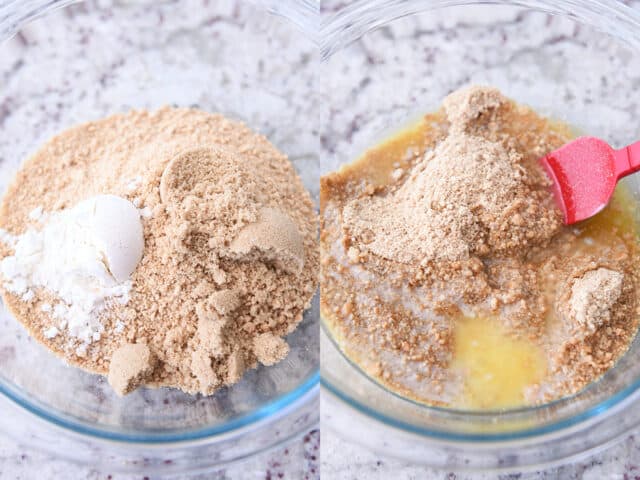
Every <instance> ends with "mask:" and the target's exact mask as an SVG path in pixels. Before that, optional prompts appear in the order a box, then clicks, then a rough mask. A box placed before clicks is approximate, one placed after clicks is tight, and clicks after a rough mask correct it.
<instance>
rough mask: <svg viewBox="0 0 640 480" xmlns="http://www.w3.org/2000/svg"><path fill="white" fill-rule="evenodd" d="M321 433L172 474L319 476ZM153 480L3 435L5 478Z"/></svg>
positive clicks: (194, 479)
mask: <svg viewBox="0 0 640 480" xmlns="http://www.w3.org/2000/svg"><path fill="white" fill-rule="evenodd" d="M319 443H320V433H319V431H318V430H313V431H311V432H309V433H307V434H306V435H304V436H303V437H302V438H300V439H298V440H294V441H293V442H291V444H290V445H287V446H286V447H283V448H278V449H276V450H274V451H272V452H269V453H265V454H262V455H258V456H256V457H254V458H252V459H250V460H247V461H243V462H241V463H239V464H234V465H231V466H229V467H225V468H220V469H214V470H212V471H211V472H208V473H203V474H198V475H191V476H172V477H171V478H172V479H178V480H182V479H184V480H187V479H189V480H214V479H215V480H235V479H245V478H246V479H260V480H263V479H264V480H279V479H295V480H299V479H300V480H301V479H308V480H314V479H317V478H319V476H318V472H319V463H320V460H319ZM36 478H37V479H41V480H58V479H59V480H143V479H149V480H153V479H155V478H161V477H157V476H153V475H152V476H147V475H145V472H144V469H143V468H141V469H140V472H139V473H135V474H116V473H112V472H110V471H109V470H108V469H103V470H97V469H95V468H93V467H91V466H86V465H85V466H83V465H76V464H73V463H69V462H66V461H64V460H60V459H59V458H56V457H54V456H53V455H49V454H46V453H43V452H39V451H34V450H33V448H31V447H29V445H28V444H23V443H14V442H13V441H12V440H10V439H9V438H7V437H6V436H2V435H0V479H2V480H5V479H6V480H14V479H15V480H32V479H36Z"/></svg>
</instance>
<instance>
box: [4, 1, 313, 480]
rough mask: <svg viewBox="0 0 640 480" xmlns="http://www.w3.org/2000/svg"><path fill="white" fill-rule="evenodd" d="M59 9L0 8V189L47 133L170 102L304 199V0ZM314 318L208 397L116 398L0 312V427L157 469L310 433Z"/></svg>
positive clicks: (218, 459) (82, 454)
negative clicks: (216, 121) (228, 129)
mask: <svg viewBox="0 0 640 480" xmlns="http://www.w3.org/2000/svg"><path fill="white" fill-rule="evenodd" d="M70 3H72V2H69V1H45V0H30V1H10V2H8V3H7V2H4V3H3V5H2V6H0V41H2V43H1V44H0V84H1V85H2V88H1V89H0V194H1V193H2V192H3V191H4V189H5V188H6V186H7V183H8V182H9V181H10V180H11V178H12V176H13V173H14V172H15V170H16V169H17V168H18V167H19V166H20V164H21V162H22V160H23V159H24V158H25V157H26V156H27V155H28V154H29V153H30V152H33V151H34V150H35V149H36V148H37V147H38V146H39V145H40V144H41V143H42V142H43V141H45V140H46V139H47V138H48V137H49V136H51V135H52V134H54V133H56V132H58V131H59V130H62V129H64V128H66V127H69V126H72V125H74V124H77V123H80V122H84V121H88V120H92V119H97V118H100V117H102V116H105V115H107V114H110V113H114V112H119V111H126V110H129V109H131V108H147V109H154V108H157V107H160V106H162V105H166V104H171V105H178V106H194V107H198V108H201V109H203V110H207V111H212V112H216V111H217V112H222V113H224V114H226V115H227V116H229V117H232V118H237V119H240V120H243V121H245V122H246V123H247V124H248V125H250V126H251V127H252V128H253V129H255V130H257V131H259V132H261V133H263V134H265V135H266V136H267V137H268V138H269V139H270V140H271V141H272V142H273V143H274V144H275V145H276V146H277V147H279V148H280V149H281V150H282V151H284V152H285V153H287V154H288V155H289V156H290V158H291V161H292V162H293V163H294V165H295V167H296V169H297V171H298V172H299V174H300V175H301V177H302V179H303V181H304V183H305V185H306V186H307V188H308V189H309V190H310V191H311V193H312V195H313V197H314V199H315V200H316V201H317V196H318V155H317V152H318V140H317V134H316V133H314V129H313V128H310V127H309V124H307V123H306V122H300V121H299V119H301V118H313V112H315V111H316V110H317V109H318V108H317V104H318V97H317V95H315V89H314V85H315V78H316V76H315V73H316V71H315V69H316V67H317V64H318V53H317V51H318V49H317V45H316V43H315V34H316V30H315V29H314V27H313V26H314V15H316V14H317V11H316V9H315V7H314V4H313V2H296V1H292V2H281V1H273V2H268V1H263V2H246V1H245V2H243V1H219V2H201V1H188V0H185V1H162V2H159V1H155V0H127V1H125V0H113V1H111V0H106V1H91V2H84V3H79V4H74V5H69V4H70ZM67 5H68V6H67ZM61 7H65V8H61ZM54 10H55V11H54ZM269 12H271V13H275V14H277V15H272V14H270V13H269ZM36 17H38V19H37V20H34V18H36ZM288 19H290V20H288ZM318 323H319V314H318V306H317V299H316V302H315V303H314V306H313V308H311V309H310V310H309V311H307V312H306V314H305V316H304V320H303V322H302V324H301V325H300V326H299V327H298V329H297V330H296V331H295V332H294V333H292V334H291V335H290V336H288V337H287V341H288V342H289V344H290V346H291V353H290V354H289V355H288V357H287V358H286V359H285V360H284V361H283V362H281V363H279V364H278V365H276V366H273V367H269V368H265V367H261V368H259V369H257V370H254V371H251V372H249V373H248V374H247V375H246V376H245V377H244V379H243V380H242V381H241V382H239V383H238V384H236V385H234V386H233V387H231V388H226V389H223V390H221V391H220V392H218V393H217V394H216V395H213V396H210V397H202V396H189V395H186V394H183V393H181V392H179V391H176V390H171V389H158V390H153V389H140V390H138V391H136V392H134V393H132V394H131V395H129V396H127V397H126V398H123V399H120V398H118V397H117V396H116V395H115V394H114V393H113V392H112V391H111V389H110V388H109V387H108V385H107V384H106V382H105V380H104V379H103V378H101V377H99V376H96V375H90V374H87V373H83V372H81V371H80V370H77V369H75V368H71V367H68V366H66V365H65V364H64V363H63V362H62V361H61V360H59V359H57V358H56V357H54V356H53V355H51V354H50V353H49V352H48V351H46V350H45V349H44V348H43V347H41V346H40V345H39V344H38V343H37V342H35V341H34V340H32V339H30V338H29V337H28V335H27V334H26V332H25V330H24V329H23V328H22V326H21V325H20V324H19V323H18V322H17V321H16V320H15V319H14V318H12V317H11V316H10V315H8V313H7V312H6V310H5V309H4V308H0V411H2V415H0V430H3V431H6V432H8V433H10V434H15V435H17V436H19V438H20V439H24V438H26V437H24V435H30V437H29V438H30V439H31V440H30V445H31V446H40V447H43V448H46V449H49V450H53V451H54V452H55V453H56V454H58V455H60V456H63V457H69V458H72V459H75V460H79V461H83V462H87V463H89V462H90V463H91V464H94V465H97V466H99V465H100V463H101V462H104V463H105V464H109V466H110V468H111V469H115V470H126V469H129V468H135V467H136V466H139V464H140V463H139V462H140V461H141V459H144V464H145V466H146V468H147V470H148V471H149V472H150V473H152V472H153V471H154V468H157V469H159V470H161V471H162V473H163V474H168V473H171V472H177V471H181V472H182V471H186V470H201V469H206V468H207V467H210V466H212V465H219V464H222V463H225V462H230V461H234V460H238V459H241V458H244V457H246V456H249V455H252V454H254V453H256V452H258V451H262V450H264V449H266V448H269V447H272V446H274V445H277V444H280V443H282V442H284V441H287V440H288V439H290V438H292V437H293V436H296V435H298V434H300V433H303V432H306V431H308V430H309V429H311V428H313V427H314V426H315V425H316V424H317V421H318V392H319V386H318V381H319V374H318V368H319V328H318ZM27 411H28V412H31V413H27ZM32 414H34V415H35V416H34V415H32Z"/></svg>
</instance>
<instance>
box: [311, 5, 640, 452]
mask: <svg viewBox="0 0 640 480" xmlns="http://www.w3.org/2000/svg"><path fill="white" fill-rule="evenodd" d="M587 3H588V5H586V4H587ZM479 5H482V6H486V7H491V6H509V7H521V8H529V9H531V10H534V11H538V12H543V13H550V14H555V15H562V16H565V17H566V16H570V17H571V18H572V19H573V20H574V21H576V22H580V23H583V24H587V25H589V26H591V27H593V28H596V29H597V30H600V31H602V32H603V33H606V34H608V35H610V36H612V37H614V38H615V39H616V41H618V42H619V43H622V44H627V45H629V46H630V47H631V48H633V49H635V50H640V33H639V32H640V10H634V9H632V8H630V7H629V6H627V5H624V4H622V3H621V2H618V1H616V0H592V1H591V2H581V1H579V0H512V1H509V0H407V1H401V0H355V1H354V2H352V3H350V4H349V5H348V6H347V7H345V8H344V9H342V10H338V11H336V12H335V13H333V14H329V15H325V18H323V20H322V25H321V36H320V38H321V43H320V49H321V55H322V60H323V61H325V62H326V61H328V60H330V57H331V56H332V55H334V54H336V53H338V52H340V51H341V50H343V49H344V48H346V47H347V46H348V45H350V44H351V43H353V42H355V41H357V40H358V39H359V38H360V37H362V36H363V35H365V34H367V33H370V32H372V31H374V30H376V29H378V28H380V27H382V26H384V25H387V24H388V23H391V22H393V21H395V20H398V19H400V18H403V17H407V16H411V15H418V14H426V13H429V12H431V11H434V10H442V9H445V8H449V7H462V6H479ZM594 12H596V13H597V14H598V15H605V14H606V15H607V18H606V19H599V18H598V16H597V15H596V14H595V13H594ZM598 20H601V21H598ZM623 35H624V38H623ZM347 163H348V162H344V163H343V165H345V164H347ZM320 325H321V329H322V330H323V332H324V334H325V335H326V337H327V338H328V340H329V343H330V344H331V345H332V347H333V348H335V349H336V350H337V351H338V352H339V355H340V356H341V357H342V359H343V360H346V362H347V363H348V364H349V365H350V366H351V367H352V368H354V369H355V370H356V371H357V372H358V374H359V375H360V376H361V377H364V378H366V379H367V380H368V381H369V382H371V383H372V384H373V385H375V387H376V388H379V389H382V390H383V391H385V392H386V393H388V394H391V395H393V396H394V397H396V398H398V399H399V400H401V401H403V402H407V403H409V404H412V405H414V406H418V407H420V408H424V409H427V410H429V411H433V412H438V413H440V414H451V415H465V416H469V417H475V418H482V419H489V418H495V417H496V416H501V417H504V416H507V415H510V414H511V415H514V414H519V413H520V414H522V413H531V412H536V411H541V410H544V409H548V408H550V407H557V406H561V405H562V404H566V403H569V402H571V401H572V400H573V399H574V398H575V397H576V395H578V394H579V393H581V392H584V391H585V390H587V389H590V388H591V387H593V386H595V385H597V384H598V383H600V382H601V381H603V379H604V378H605V377H606V376H607V374H610V373H611V372H612V370H613V368H615V365H614V367H612V368H611V369H609V370H608V371H607V372H605V374H604V375H603V376H602V377H600V378H599V379H598V380H596V381H595V382H592V383H591V384H589V385H588V386H587V387H585V389H583V390H581V391H580V392H577V393H576V394H573V395H570V396H567V397H562V398H559V399H556V400H553V401H550V402H546V403H544V404H541V405H535V406H532V407H516V408H509V409H505V410H483V411H480V410H463V409H455V408H445V407H438V406H429V405H426V404H423V403H420V402H417V401H414V400H411V399H409V398H406V397H403V396H401V395H399V394H397V393H395V392H393V391H391V390H389V389H388V388H386V387H384V386H383V385H381V384H380V383H379V382H377V381H376V380H375V379H374V378H372V377H371V376H370V375H368V374H367V373H366V372H364V371H363V370H362V368H361V367H360V366H359V365H358V364H357V363H355V362H354V361H353V360H352V359H351V358H350V357H349V355H348V354H347V353H345V351H344V350H343V348H342V347H341V346H340V345H339V343H338V341H337V339H336V338H335V336H334V335H333V333H332V330H331V328H330V327H329V325H328V324H327V321H326V320H325V319H324V318H323V316H322V314H321V315H320ZM632 342H633V343H635V342H640V329H638V331H636V336H635V337H634V339H633V340H632ZM621 358H622V357H621ZM321 365H322V362H321ZM324 371H325V370H324V365H322V366H321V373H320V384H321V387H323V388H326V389H327V390H328V391H329V392H330V393H331V394H333V395H334V396H335V397H336V398H337V399H339V400H340V401H342V402H344V403H346V404H347V405H348V406H350V407H351V408H354V409H356V410H357V411H359V412H361V413H363V414H365V415H367V416H368V417H370V418H372V419H374V420H377V421H379V422H381V423H383V424H385V425H387V426H389V427H392V428H396V429H399V430H401V431H404V432H409V433H414V434H418V435H420V436H421V437H423V438H424V439H429V440H437V441H445V442H453V443H460V444H475V445H479V444H482V445H487V444H490V442H496V443H500V442H513V441H532V440H536V439H539V438H541V437H542V436H545V435H553V434H559V433H561V432H565V431H567V430H569V429H571V428H577V427H579V426H582V425H587V424H588V422H589V421H590V420H592V421H595V420H597V419H603V418H604V415H603V414H604V413H606V412H611V411H612V409H614V407H621V405H622V404H623V403H624V402H625V401H632V400H634V399H636V400H637V398H636V397H639V398H640V376H639V377H638V378H636V379H635V380H634V382H632V383H631V384H629V385H627V386H625V387H624V388H621V389H620V390H618V391H616V392H615V393H614V394H613V395H610V396H608V397H606V398H604V399H602V400H601V401H599V402H597V403H596V404H594V405H591V406H588V407H587V408H585V409H584V410H581V411H577V412H573V413H571V414H569V415H568V416H567V417H565V418H562V419H560V420H559V421H556V422H552V423H549V424H546V425H542V426H540V427H530V428H526V429H523V430H512V431H508V432H496V433H486V432H483V433H459V432H452V431H446V430H441V429H431V428H425V427H421V426H418V425H415V424H412V423H409V422H407V421H404V420H399V419H397V418H394V417H391V416H389V415H388V414H386V413H382V412H380V411H379V410H378V409H376V408H374V407H372V406H370V405H365V404H364V403H362V402H361V401H359V400H357V399H356V398H354V397H353V396H352V395H350V394H349V393H348V392H345V391H343V390H342V389H341V388H340V387H338V386H336V385H334V384H333V383H332V382H331V380H330V379H329V378H328V376H327V375H325V374H324ZM634 394H635V395H634ZM638 423H640V422H638ZM627 430H628V428H627Z"/></svg>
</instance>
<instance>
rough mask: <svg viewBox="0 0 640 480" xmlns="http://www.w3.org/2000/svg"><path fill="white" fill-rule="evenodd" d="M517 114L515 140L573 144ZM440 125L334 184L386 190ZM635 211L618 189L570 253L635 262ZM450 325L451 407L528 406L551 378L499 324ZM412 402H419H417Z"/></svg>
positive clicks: (432, 120) (373, 156) (430, 118)
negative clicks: (458, 383)
mask: <svg viewBox="0 0 640 480" xmlns="http://www.w3.org/2000/svg"><path fill="white" fill-rule="evenodd" d="M520 114H521V115H523V118H520V119H519V121H518V122H514V123H513V124H511V125H509V126H506V127H505V129H506V130H507V132H508V133H509V134H510V135H511V136H513V137H515V138H518V137H523V136H526V135H528V133H531V131H534V132H536V131H537V132H538V133H540V132H544V131H547V132H557V133H558V135H559V136H560V137H562V138H570V137H573V136H574V135H573V132H572V131H571V129H570V128H569V127H567V126H565V125H562V124H560V123H555V122H551V121H548V120H544V119H541V118H539V117H537V116H536V115H535V114H534V113H533V112H529V113H526V112H525V113H522V112H521V113H520ZM442 118H443V114H442V112H441V111H439V112H436V113H433V114H429V115H426V116H425V117H422V118H420V119H418V120H417V121H415V122H412V123H410V124H408V125H406V126H405V127H404V128H403V129H401V130H400V131H397V132H395V133H394V134H392V135H390V136H389V137H388V138H386V139H384V140H383V141H382V142H381V143H380V144H379V145H377V146H375V147H373V148H371V149H369V150H368V151H367V152H365V154H364V155H363V156H362V157H360V158H358V159H357V160H355V161H354V162H352V163H350V164H348V165H345V166H343V167H342V168H341V169H340V170H339V172H337V174H334V176H339V177H341V178H342V179H344V180H347V181H353V182H355V183H356V184H357V183H358V182H359V181H361V180H365V181H367V182H369V183H372V184H374V185H386V184H388V183H390V182H391V181H392V172H393V171H394V170H395V169H396V168H398V167H401V168H406V167H408V166H410V164H411V162H412V160H411V156H410V155H408V153H409V152H414V153H415V154H416V155H423V154H424V152H425V150H426V149H428V148H430V147H432V146H433V145H435V144H436V143H437V137H438V135H437V132H436V130H437V124H438V122H439V121H441V120H442ZM533 136H537V135H533ZM636 205H637V202H636V200H635V199H634V198H633V196H632V195H631V193H630V191H629V190H628V188H626V187H625V186H619V187H618V188H617V189H616V192H615V194H614V196H613V199H612V201H611V202H610V204H609V205H608V206H607V207H606V208H605V209H604V210H603V211H602V212H601V213H599V214H598V215H596V216H595V217H593V218H592V219H589V220H587V221H585V222H582V223H580V224H577V225H575V226H573V227H571V228H576V229H577V231H579V233H577V237H578V238H579V239H581V240H582V241H581V242H577V243H576V244H575V245H574V247H575V249H577V250H579V251H581V252H582V253H584V254H588V255H592V256H594V257H595V258H599V257H602V255H603V252H602V250H603V248H606V249H608V250H611V251H617V250H621V249H622V247H626V249H627V250H628V251H629V252H630V253H631V254H632V255H637V254H638V243H637V220H636V218H637V217H636V212H635V210H636ZM557 253H558V255H560V256H562V255H564V254H567V252H562V251H558V252H557ZM571 253H573V252H571ZM557 288H558V284H557V280H556V281H555V282H549V283H548V284H546V285H541V289H542V290H543V291H546V292H547V295H548V297H549V299H548V303H549V306H550V307H551V302H553V299H554V298H555V296H556V293H557ZM549 312H550V313H549V317H548V318H547V322H554V321H558V319H557V318H555V313H554V310H553V308H550V309H549ZM323 315H324V316H325V317H331V316H332V313H329V312H323ZM502 320H504V319H502ZM454 322H455V323H454V350H453V356H452V362H451V364H450V368H451V369H452V370H453V371H455V372H456V373H457V374H458V375H459V376H460V378H461V379H462V384H463V388H462V392H461V395H460V397H459V398H457V399H455V400H453V401H452V402H451V405H452V406H455V407H457V408H468V409H478V410H482V409H491V410H494V409H495V410H499V409H506V408H512V407H518V406H522V405H526V404H527V403H528V402H527V401H526V399H525V391H526V390H527V388H528V387H532V386H535V385H537V384H544V382H545V376H546V375H547V374H548V372H547V365H548V359H547V358H546V355H545V353H544V350H543V348H542V347H541V346H540V345H538V344H537V343H536V342H535V341H533V340H531V339H529V338H518V337H517V336H515V335H513V332H508V331H507V330H506V329H505V328H504V327H503V326H502V322H501V319H500V318H490V317H460V318H456V319H454ZM379 380H380V381H382V383H385V382H384V381H383V380H382V379H379ZM594 380H595V379H594ZM403 395H406V396H411V395H410V394H407V392H403ZM411 398H414V399H416V400H418V401H422V399H420V398H416V397H411ZM425 403H426V402H425Z"/></svg>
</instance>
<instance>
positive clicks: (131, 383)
mask: <svg viewBox="0 0 640 480" xmlns="http://www.w3.org/2000/svg"><path fill="white" fill-rule="evenodd" d="M99 194H112V195H117V196H120V197H122V198H124V199H127V200H129V201H131V202H132V203H133V204H134V205H135V206H136V207H137V208H138V209H139V211H140V213H141V221H142V224H143V233H144V254H143V256H142V259H141V260H140V262H139V263H138V265H137V268H136V269H135V271H134V272H133V274H132V276H131V289H130V292H129V294H128V301H127V302H126V303H125V304H124V305H122V304H120V303H117V302H116V303H114V304H111V305H109V307H108V308H107V309H106V310H105V311H104V312H103V313H102V315H101V319H100V320H101V322H102V325H103V327H104V332H103V333H102V334H101V335H97V336H96V337H95V338H94V339H93V341H91V342H90V343H88V344H84V345H79V341H78V339H76V338H74V337H71V336H69V335H67V334H66V332H65V330H64V328H60V329H58V328H57V327H56V317H55V314H54V312H52V311H51V305H54V304H55V302H56V298H55V296H54V295H52V294H51V292H48V291H46V290H45V289H42V288H41V289H37V290H36V291H35V295H29V296H22V297H21V296H18V295H15V294H13V293H11V292H9V291H7V290H6V289H5V290H4V291H3V298H4V301H5V303H6V304H7V306H8V307H9V308H10V310H11V311H12V312H13V314H14V315H15V316H16V317H17V318H18V319H19V320H20V321H21V322H22V323H23V324H24V325H25V326H26V327H27V329H28V330H29V332H30V334H31V335H32V336H34V337H35V338H36V339H37V340H38V341H40V342H42V343H43V344H45V345H46V346H47V347H48V348H50V349H51V350H53V351H54V352H55V353H56V354H58V355H60V356H62V357H64V358H65V359H66V360H67V361H68V362H70V363H71V364H74V365H77V366H79V367H81V368H84V369H86V370H89V371H92V372H96V373H100V374H105V375H106V374H108V376H109V381H110V383H111V385H112V386H113V387H114V388H115V389H116V391H118V392H119V393H121V394H124V393H127V392H129V391H131V390H132V389H134V388H136V387H137V386H138V385H140V384H146V385H153V386H172V387H177V388H180V389H182V390H184V391H185V392H189V393H197V392H200V393H204V394H210V393H212V392H214V391H215V390H216V389H218V388H220V387H221V386H224V385H230V384H233V383H235V382H236V381H238V380H239V379H240V377H241V376H242V375H243V373H244V372H245V371H246V370H247V369H249V368H253V367H255V366H256V365H257V363H258V362H260V363H262V364H265V365H271V364H274V363H276V362H278V361H279V360H281V359H282V358H284V357H285V356H286V355H287V353H288V345H287V343H286V342H285V341H284V339H283V338H282V337H283V336H285V335H287V334H288V333H290V332H291V331H293V330H294V329H295V327H296V326H297V324H298V323H299V322H300V321H301V319H302V314H303V311H304V310H305V309H306V308H307V307H308V306H309V304H310V301H311V298H312V296H313V294H314V292H315V289H316V285H317V284H316V282H317V270H318V264H319V252H318V248H317V240H316V232H317V220H316V218H317V217H316V214H315V212H314V208H313V203H312V200H311V198H310V196H309V194H308V192H307V191H306V190H305V189H304V187H303V185H302V182H301V181H300V179H299V178H298V176H297V175H296V173H295V171H294V169H293V167H292V165H291V164H290V162H289V161H288V159H287V158H286V156H285V155H283V154H282V153H280V152H279V151H278V150H277V149H276V148H275V147H274V146H273V145H271V144H270V143H269V142H268V140H267V139H266V138H265V137H263V136H261V135H258V134H256V133H254V132H252V131H251V130H250V129H249V128H247V127H246V126H245V125H243V124H241V123H239V122H235V121H231V120H228V119H226V118H225V117H223V116H222V115H218V114H210V113H206V112H202V111H198V110H194V109H181V108H162V109H160V110H158V111H155V112H146V111H132V112H130V113H127V114H118V115H114V116H111V117H108V118H105V119H103V120H99V121H95V122H90V123H86V124H83V125H80V126H77V127H75V128H71V129H69V130H67V131H65V132H63V133H61V134H59V135H58V136H56V137H54V138H52V139H51V140H50V141H48V142H47V143H46V144H45V145H44V146H42V148H41V149H40V150H39V151H38V152H37V153H36V154H35V155H34V156H33V157H31V158H30V159H29V160H28V161H27V162H26V163H25V164H24V166H23V167H22V168H21V170H20V171H19V172H18V174H17V176H16V178H15V180H14V181H13V183H12V185H11V187H10V188H9V189H8V191H7V193H6V195H5V197H4V199H3V202H2V206H1V210H0V227H2V228H3V229H5V230H6V231H7V232H8V234H11V235H19V234H21V233H23V232H25V231H26V230H27V229H29V228H35V229H38V228H40V226H39V225H38V224H37V222H36V221H34V218H35V217H34V215H31V216H30V213H32V212H34V211H36V212H42V211H44V212H57V211H61V210H66V209H69V208H72V207H73V206H74V205H75V204H77V203H78V202H80V201H82V200H83V199H86V198H89V197H92V196H95V195H99ZM0 254H1V256H2V257H6V256H8V255H11V254H12V251H11V248H10V246H7V245H4V246H3V247H2V251H1V252H0ZM62 327H64V325H63V326H62ZM52 329H55V330H52ZM79 346H80V347H82V348H79Z"/></svg>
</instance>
